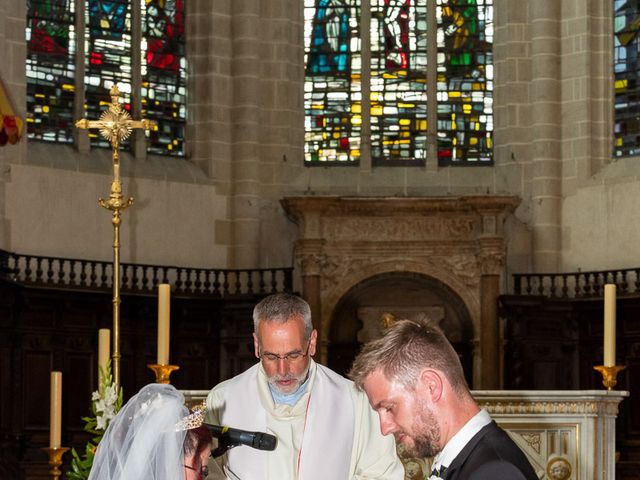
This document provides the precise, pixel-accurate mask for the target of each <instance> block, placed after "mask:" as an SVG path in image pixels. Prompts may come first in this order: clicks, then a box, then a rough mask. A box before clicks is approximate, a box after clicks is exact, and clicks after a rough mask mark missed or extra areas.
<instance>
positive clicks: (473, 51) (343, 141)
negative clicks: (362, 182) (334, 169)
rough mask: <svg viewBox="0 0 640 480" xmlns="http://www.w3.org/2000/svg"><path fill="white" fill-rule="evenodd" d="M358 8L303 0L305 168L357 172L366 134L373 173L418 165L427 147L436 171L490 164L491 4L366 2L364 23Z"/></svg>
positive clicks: (489, 0) (341, 1)
mask: <svg viewBox="0 0 640 480" xmlns="http://www.w3.org/2000/svg"><path fill="white" fill-rule="evenodd" d="M360 4H361V2H360V1H357V0H334V1H330V0H305V55H306V57H305V62H306V63H305V68H306V70H305V73H306V77H305V78H306V81H305V122H306V123H305V135H306V136H305V160H306V162H307V165H312V164H316V163H321V162H331V161H335V160H343V161H344V163H349V161H350V160H351V161H352V162H351V164H355V162H353V160H358V159H359V158H360V154H361V152H360V142H361V140H360V138H359V137H360V136H361V135H362V133H363V132H370V141H371V149H370V152H371V160H372V163H373V164H374V165H422V164H424V162H425V161H428V160H429V159H427V151H429V150H430V149H429V145H430V144H431V147H433V151H436V150H437V152H438V163H439V165H491V164H492V153H491V151H492V134H493V64H492V62H493V58H492V44H493V0H369V2H368V4H369V9H370V10H369V11H368V12H366V13H367V15H365V16H361V15H360V14H358V10H359V8H360ZM349 12H350V13H349ZM428 12H431V14H432V15H433V14H434V13H435V15H434V17H435V24H434V25H431V26H430V25H429V24H428V23H429V22H428V18H429V14H428ZM347 19H348V20H347ZM363 22H364V23H363ZM361 32H368V33H369V40H370V41H369V44H368V45H367V46H368V47H369V48H368V49H367V51H365V52H364V54H363V52H361V45H360V37H359V35H360V34H361ZM428 38H432V39H433V41H434V43H435V44H436V46H435V48H433V47H432V48H433V53H434V54H435V57H436V58H433V59H431V60H430V61H429V62H428V61H427V56H428V53H427V49H428V48H427V47H428V44H429V41H428ZM434 43H432V44H431V45H434ZM428 77H429V78H433V80H434V81H433V82H432V84H431V85H429V83H428V82H427V78H428ZM363 81H364V82H366V83H365V86H366V87H367V88H365V89H364V91H365V92H367V93H368V95H367V97H366V98H362V95H361V94H360V92H361V91H362V85H361V82H363ZM430 105H431V107H430V108H428V107H429V106H430ZM428 110H429V111H433V112H434V118H433V119H429V118H428V116H427V111H428ZM363 112H365V113H366V114H365V115H363ZM435 112H437V113H435ZM428 120H431V123H428ZM363 122H364V123H366V124H363ZM432 124H433V125H432ZM428 129H429V131H432V132H433V133H436V132H437V137H436V138H432V137H431V136H430V135H428ZM436 143H437V145H436ZM353 145H358V148H357V149H353V148H351V147H352V146H353ZM341 147H342V148H341ZM432 160H435V159H432Z"/></svg>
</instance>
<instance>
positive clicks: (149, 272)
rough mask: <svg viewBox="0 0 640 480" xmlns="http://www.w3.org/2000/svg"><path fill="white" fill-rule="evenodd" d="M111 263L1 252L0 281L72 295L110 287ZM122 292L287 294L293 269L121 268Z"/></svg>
mask: <svg viewBox="0 0 640 480" xmlns="http://www.w3.org/2000/svg"><path fill="white" fill-rule="evenodd" d="M112 269H113V266H112V263H111V262H105V261H99V260H79V259H71V258H58V257H44V256H39V255H23V254H18V253H12V252H7V251H5V250H0V276H2V278H4V279H6V280H10V281H13V282H16V283H19V284H21V285H29V286H35V287H46V288H53V289H56V288H61V289H74V290H97V291H108V290H111V288H112V273H113V270H112ZM121 271H122V280H121V284H120V285H121V291H122V292H125V293H149V292H153V291H154V290H155V288H156V287H157V286H158V284H159V283H170V284H171V285H172V287H173V293H174V294H175V295H187V296H189V295H213V296H217V297H221V298H225V297H230V296H240V295H260V294H268V293H275V292H283V291H291V290H292V283H293V279H292V276H293V268H256V269H216V268H189V267H178V266H161V265H142V264H133V263H122V264H121Z"/></svg>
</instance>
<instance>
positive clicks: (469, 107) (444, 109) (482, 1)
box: [436, 0, 493, 165]
mask: <svg viewBox="0 0 640 480" xmlns="http://www.w3.org/2000/svg"><path fill="white" fill-rule="evenodd" d="M436 16H437V22H438V31H437V38H438V40H437V44H438V81H437V90H438V97H437V101H438V162H439V164H440V165H473V164H475V165H487V164H491V163H492V162H493V157H492V154H491V150H492V134H493V54H492V44H493V0H448V1H447V0H437V7H436Z"/></svg>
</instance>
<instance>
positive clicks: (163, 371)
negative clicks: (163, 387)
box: [147, 363, 180, 384]
mask: <svg viewBox="0 0 640 480" xmlns="http://www.w3.org/2000/svg"><path fill="white" fill-rule="evenodd" d="M147 367H149V368H150V369H151V370H153V373H155V374H156V383H165V384H166V383H171V382H170V381H169V377H170V376H171V372H173V371H174V370H180V367H179V366H177V365H158V364H157V363H150V364H148V365H147Z"/></svg>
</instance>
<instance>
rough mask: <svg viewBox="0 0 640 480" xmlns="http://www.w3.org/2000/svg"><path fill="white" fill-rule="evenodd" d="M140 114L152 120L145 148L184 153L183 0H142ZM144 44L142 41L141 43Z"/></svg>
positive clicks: (166, 152) (184, 71)
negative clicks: (151, 128) (153, 125)
mask: <svg viewBox="0 0 640 480" xmlns="http://www.w3.org/2000/svg"><path fill="white" fill-rule="evenodd" d="M143 8H144V19H145V21H144V23H143V25H144V30H143V35H144V43H145V44H146V51H143V53H144V59H143V62H142V63H143V67H142V76H143V80H142V82H143V86H142V103H143V115H144V116H145V117H146V118H149V119H151V120H155V121H156V123H157V128H156V129H155V130H153V131H152V132H151V133H150V146H149V151H151V152H154V153H160V154H172V155H184V145H183V142H184V130H185V124H186V121H187V112H186V104H187V99H186V94H187V88H186V78H187V65H186V56H185V38H184V1H183V0H145V5H144V6H143ZM143 48H144V45H143Z"/></svg>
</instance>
